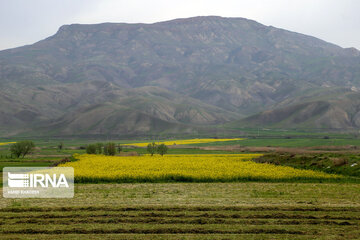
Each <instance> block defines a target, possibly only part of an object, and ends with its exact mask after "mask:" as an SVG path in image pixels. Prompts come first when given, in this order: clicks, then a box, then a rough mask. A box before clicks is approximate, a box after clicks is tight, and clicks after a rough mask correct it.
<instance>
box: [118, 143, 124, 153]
mask: <svg viewBox="0 0 360 240" xmlns="http://www.w3.org/2000/svg"><path fill="white" fill-rule="evenodd" d="M117 149H118V152H119V153H121V152H122V150H123V148H122V146H121V145H120V144H119V145H118V146H117Z"/></svg>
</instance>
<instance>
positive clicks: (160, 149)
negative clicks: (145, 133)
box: [156, 144, 168, 156]
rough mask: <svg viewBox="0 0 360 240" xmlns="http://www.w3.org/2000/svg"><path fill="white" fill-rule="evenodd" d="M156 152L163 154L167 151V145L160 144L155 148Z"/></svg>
mask: <svg viewBox="0 0 360 240" xmlns="http://www.w3.org/2000/svg"><path fill="white" fill-rule="evenodd" d="M156 151H157V153H158V154H160V155H161V156H163V155H164V154H166V153H167V151H168V147H167V146H166V145H165V144H160V145H159V146H158V147H157V149H156Z"/></svg>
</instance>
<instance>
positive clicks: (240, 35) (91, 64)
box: [0, 16, 360, 136]
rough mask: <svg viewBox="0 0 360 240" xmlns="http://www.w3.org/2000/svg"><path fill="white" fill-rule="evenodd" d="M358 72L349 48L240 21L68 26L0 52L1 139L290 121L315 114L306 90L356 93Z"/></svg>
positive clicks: (359, 58)
mask: <svg viewBox="0 0 360 240" xmlns="http://www.w3.org/2000/svg"><path fill="white" fill-rule="evenodd" d="M359 66H360V52H359V51H358V50H356V49H354V48H349V49H344V48H341V47H339V46H336V45H334V44H331V43H328V42H325V41H322V40H320V39H317V38H314V37H311V36H306V35H303V34H299V33H295V32H290V31H286V30H283V29H278V28H275V27H272V26H265V25H262V24H260V23H257V22H255V21H252V20H248V19H244V18H222V17H216V16H208V17H193V18H187V19H175V20H171V21H166V22H159V23H154V24H126V23H103V24H91V25H90V24H89V25H81V24H72V25H65V26H62V27H60V29H59V30H58V32H57V33H56V34H55V35H53V36H51V37H49V38H47V39H44V40H42V41H39V42H37V43H35V44H32V45H28V46H24V47H19V48H15V49H9V50H4V51H0V103H1V105H0V133H2V134H3V135H8V136H9V135H15V134H22V133H24V132H27V133H28V134H33V135H37V134H51V135H68V134H74V135H79V134H80V135H82V134H85V133H86V132H88V133H89V134H95V135H96V134H100V133H101V134H112V133H115V134H119V135H121V134H147V133H149V132H156V133H161V132H172V131H174V132H176V133H178V132H182V131H184V132H191V131H192V130H194V129H198V128H199V127H200V128H203V127H209V129H211V128H212V127H211V126H215V125H218V124H223V123H227V122H232V121H234V124H240V125H239V126H242V124H245V125H247V124H248V123H246V121H238V120H237V119H241V118H244V117H248V116H251V115H254V114H258V113H259V112H262V111H275V110H276V109H279V110H278V111H285V112H287V114H286V115H289V116H290V115H291V116H292V114H290V113H291V112H292V111H293V112H294V111H295V112H298V111H300V110H297V109H300V108H301V109H303V111H305V112H307V111H310V110H309V109H313V108H315V109H318V108H321V106H322V105H321V104H322V103H316V102H315V103H313V104H310V103H309V102H306V101H308V100H304V96H307V94H309V92H314V93H316V92H323V93H325V94H324V95H331V94H326V92H333V89H341V90H339V93H336V91H335V93H334V94H333V96H334V98H335V99H337V97H338V96H341V95H342V94H347V95H349V96H350V95H351V94H352V93H354V94H355V95H356V92H357V91H358V90H359V89H360V67H359ZM339 94H340V95H339ZM305 98H306V97H305ZM299 100H300V102H299ZM301 101H305V102H301ZM309 101H310V100H309ZM327 101H330V102H331V98H330V99H327V100H326V101H325V102H327ZM304 104H305V105H304ZM309 104H310V105H309ZM314 104H315V105H314ZM329 104H330V103H329ZM331 104H333V103H332V102H331ZM331 104H330V105H331ZM335 105H336V104H335ZM335 105H334V106H335ZM332 106H333V105H332ZM294 109H295V110H294ZM321 109H322V108H321ZM314 111H315V110H314ZM265 113H267V112H264V113H263V114H262V115H261V114H260V115H255V116H258V117H260V116H265V115H264V114H265ZM316 113H317V110H316ZM325 113H326V111H325V112H323V113H321V114H318V118H321V117H323V116H324V115H323V114H325ZM348 114H352V112H351V113H350V112H349V113H348ZM255 116H254V118H253V119H254V121H255V119H258V120H257V121H260V122H264V124H267V123H266V119H267V118H266V117H263V118H262V117H260V118H256V117H255ZM247 119H251V118H247ZM261 119H265V120H261ZM276 121H277V120H276ZM276 121H275V122H272V123H271V124H269V125H274V126H275V125H276ZM285 122H286V124H285ZM285 122H284V124H285V125H284V126H287V127H292V126H298V125H297V124H296V123H294V122H293V121H291V120H287V121H285ZM320 122H321V121H320ZM300 125H301V126H310V127H311V126H314V127H315V126H318V123H317V121H314V122H311V121H310V122H307V123H306V124H305V123H304V124H300ZM320 125H322V123H321V124H320ZM350 125H351V126H357V125H356V124H355V125H354V124H353V123H351V124H350ZM350 125H349V124H348V123H347V122H346V123H345V122H341V123H340V122H339V123H338V122H337V123H336V124H335V123H334V124H333V123H329V124H324V126H328V127H330V128H332V127H347V126H350ZM158 126H161V127H158ZM184 126H186V127H184ZM194 131H195V130H194Z"/></svg>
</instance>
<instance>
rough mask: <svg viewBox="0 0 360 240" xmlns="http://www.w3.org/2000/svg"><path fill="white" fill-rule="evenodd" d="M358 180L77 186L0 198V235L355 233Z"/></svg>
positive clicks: (210, 236)
mask: <svg viewBox="0 0 360 240" xmlns="http://www.w3.org/2000/svg"><path fill="white" fill-rule="evenodd" d="M359 199H360V187H359V185H358V184H307V183H172V184H171V183H161V184H95V185H91V184H88V185H77V186H76V193H75V198H74V199H24V200H11V199H1V201H0V206H1V209H0V219H1V226H2V227H1V230H0V238H1V239H17V238H22V239H49V238H50V239H84V238H86V239H356V238H357V237H358V236H359V234H360V228H359V225H360V217H359V213H360V201H359Z"/></svg>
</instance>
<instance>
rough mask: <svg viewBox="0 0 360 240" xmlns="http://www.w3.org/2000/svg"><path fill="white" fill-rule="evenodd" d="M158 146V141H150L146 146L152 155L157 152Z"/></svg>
mask: <svg viewBox="0 0 360 240" xmlns="http://www.w3.org/2000/svg"><path fill="white" fill-rule="evenodd" d="M156 148H157V145H156V143H154V142H152V143H149V144H148V145H147V148H146V151H147V152H148V153H149V154H151V156H153V155H154V153H155V152H156Z"/></svg>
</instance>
